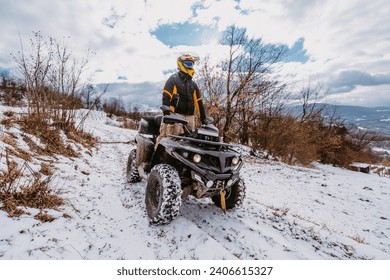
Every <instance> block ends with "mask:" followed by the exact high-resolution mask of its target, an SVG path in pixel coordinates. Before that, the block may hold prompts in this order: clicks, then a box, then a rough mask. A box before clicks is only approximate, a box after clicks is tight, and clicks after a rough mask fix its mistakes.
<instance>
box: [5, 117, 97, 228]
mask: <svg viewBox="0 0 390 280" xmlns="http://www.w3.org/2000/svg"><path fill="white" fill-rule="evenodd" d="M4 115H5V118H3V119H2V120H1V124H3V125H4V126H5V127H6V128H11V127H19V128H20V130H21V131H22V136H21V139H18V136H16V135H14V134H12V133H9V132H7V131H6V132H5V133H2V134H1V135H0V141H1V142H3V143H4V144H5V148H4V149H3V151H2V153H1V154H0V158H2V161H3V160H4V161H5V165H6V168H5V170H0V202H1V204H0V207H1V208H0V209H2V210H4V211H6V212H7V213H8V215H9V216H10V217H18V216H20V215H22V214H24V213H26V210H25V208H26V207H30V208H36V209H39V210H40V212H39V214H37V215H35V216H34V217H35V218H36V219H38V220H40V221H42V222H50V221H52V220H53V219H54V218H53V217H51V216H50V215H48V214H47V213H45V212H44V210H43V209H49V208H50V209H56V208H58V207H59V206H60V205H62V204H63V203H64V201H63V199H62V198H61V197H60V195H59V193H58V192H55V191H53V189H52V188H51V187H50V186H49V185H50V183H51V176H52V175H53V173H54V172H53V170H52V167H51V166H50V163H48V162H47V161H45V162H42V160H38V159H37V158H36V157H35V156H38V155H43V156H49V157H50V156H55V155H58V154H60V155H63V156H67V157H77V156H79V153H78V152H77V151H75V149H74V147H77V145H76V144H69V143H70V142H77V143H80V144H81V145H83V146H84V147H87V148H89V149H91V148H92V147H94V146H95V145H96V140H95V138H94V137H93V136H92V135H91V134H89V133H85V132H83V131H77V130H76V129H75V128H74V126H59V125H54V126H53V125H51V124H50V123H51V121H50V118H49V116H48V115H42V114H40V115H37V114H23V115H16V114H14V113H12V112H7V114H4ZM64 136H66V137H67V139H65V138H66V137H64ZM33 137H36V139H38V140H39V142H40V143H39V144H37V142H36V139H35V140H33ZM20 140H22V141H24V143H26V144H27V145H28V147H29V149H22V148H21V147H20V146H19V144H18V143H19V141H20ZM68 140H70V141H68ZM32 161H34V162H35V163H36V161H38V162H40V170H39V171H38V172H36V171H33V169H32V168H31V167H30V166H29V163H28V162H32ZM49 162H50V161H49Z"/></svg>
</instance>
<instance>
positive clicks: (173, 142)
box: [126, 106, 245, 224]
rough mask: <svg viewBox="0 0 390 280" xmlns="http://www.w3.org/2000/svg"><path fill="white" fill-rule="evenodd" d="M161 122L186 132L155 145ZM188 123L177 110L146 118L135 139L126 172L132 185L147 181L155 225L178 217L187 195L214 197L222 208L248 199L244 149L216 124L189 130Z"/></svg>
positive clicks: (148, 207) (147, 200) (148, 203)
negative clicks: (177, 125) (242, 173)
mask: <svg viewBox="0 0 390 280" xmlns="http://www.w3.org/2000/svg"><path fill="white" fill-rule="evenodd" d="M163 107H164V106H163ZM162 109H163V110H166V109H167V108H162ZM168 110H169V107H168ZM161 122H164V123H166V124H175V123H181V124H183V127H184V130H185V133H184V134H183V135H168V137H166V138H162V139H161V140H160V142H159V143H158V145H157V147H155V146H156V139H157V137H158V135H159V129H160V124H161ZM186 124H187V121H186V120H185V119H183V118H182V117H180V116H179V115H177V114H174V113H171V114H169V115H165V116H155V117H143V118H142V119H141V121H140V125H139V129H138V134H137V135H136V137H135V141H136V143H137V148H136V149H133V150H132V151H131V152H130V154H129V157H128V161H127V169H126V176H127V181H128V182H130V183H135V182H140V181H141V180H142V179H144V180H146V181H147V185H146V194H145V203H146V210H147V214H148V217H149V220H150V222H151V223H154V224H165V223H169V222H170V221H171V220H173V219H174V218H175V217H176V216H177V215H178V213H179V209H180V206H181V200H182V198H184V197H186V196H188V195H193V196H194V197H196V198H204V197H210V198H211V199H212V201H213V202H214V204H215V205H217V206H218V207H220V208H222V210H223V211H226V209H232V208H236V207H239V206H241V204H242V202H243V200H244V197H245V184H244V181H243V180H242V179H241V178H240V176H239V171H240V169H241V167H242V165H243V161H242V159H241V155H240V153H239V152H237V151H236V150H234V146H232V145H229V144H226V143H223V142H220V141H219V135H218V129H217V128H216V127H215V126H214V125H213V124H207V125H203V126H202V127H201V128H198V129H196V130H195V131H189V130H188V128H187V126H186Z"/></svg>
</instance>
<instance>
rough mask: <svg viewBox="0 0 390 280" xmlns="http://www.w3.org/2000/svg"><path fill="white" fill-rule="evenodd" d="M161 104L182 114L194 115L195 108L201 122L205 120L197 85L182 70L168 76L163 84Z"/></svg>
mask: <svg viewBox="0 0 390 280" xmlns="http://www.w3.org/2000/svg"><path fill="white" fill-rule="evenodd" d="M162 105H167V106H170V107H171V109H172V111H173V112H175V113H179V114H183V115H194V113H195V110H196V111H197V112H198V116H199V118H200V121H201V122H202V123H204V122H205V120H206V112H205V109H204V106H203V101H202V96H201V94H200V91H199V88H198V85H197V84H196V83H195V82H194V81H193V80H192V78H191V77H190V76H189V75H187V74H185V73H182V72H178V73H176V74H173V75H172V76H170V77H169V79H168V80H167V82H166V83H165V86H164V91H163V95H162Z"/></svg>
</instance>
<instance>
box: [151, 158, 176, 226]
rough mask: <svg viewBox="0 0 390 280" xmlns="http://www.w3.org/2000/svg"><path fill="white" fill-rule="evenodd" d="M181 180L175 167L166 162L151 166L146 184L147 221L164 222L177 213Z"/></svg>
mask: <svg viewBox="0 0 390 280" xmlns="http://www.w3.org/2000/svg"><path fill="white" fill-rule="evenodd" d="M181 193H182V189H181V181H180V177H179V174H178V172H177V171H176V169H175V168H174V167H172V166H170V165H168V164H158V165H156V166H154V167H153V169H152V170H151V172H150V174H149V176H148V182H147V185H146V195H145V204H146V211H147V213H148V217H149V221H150V222H151V223H153V224H166V223H169V222H170V221H172V220H173V219H174V218H175V217H176V216H177V215H178V213H179V210H180V206H181Z"/></svg>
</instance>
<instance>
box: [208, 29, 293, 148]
mask: <svg viewBox="0 0 390 280" xmlns="http://www.w3.org/2000/svg"><path fill="white" fill-rule="evenodd" d="M221 43H222V44H223V45H225V46H227V47H228V54H227V58H226V59H225V60H224V61H223V62H222V63H221V64H220V65H217V66H216V67H211V66H210V65H209V64H208V63H205V64H204V65H203V67H202V71H201V80H202V81H201V85H202V86H203V91H204V95H205V100H206V101H207V102H211V103H212V105H211V107H215V106H214V105H215V103H219V104H218V107H217V108H218V111H219V115H218V118H217V119H219V120H221V122H222V123H223V124H222V125H221V126H222V127H221V129H222V134H223V138H224V140H225V141H226V142H229V141H230V140H232V137H233V135H235V133H236V132H235V131H234V130H237V128H238V126H241V124H240V122H241V121H244V122H250V121H251V118H252V117H253V116H252V115H251V114H252V112H253V113H255V112H256V110H258V109H259V108H258V107H259V106H260V104H261V99H262V98H263V97H264V96H265V95H266V94H268V95H272V93H277V92H280V88H281V87H279V82H278V81H276V80H271V78H270V74H271V73H272V72H273V71H274V70H275V67H276V64H277V62H279V61H280V59H281V58H282V57H283V55H284V54H285V51H286V49H285V48H284V47H281V46H277V45H272V44H265V43H264V42H263V41H262V40H261V39H255V38H249V37H248V36H247V35H246V31H245V30H244V29H240V28H237V27H236V26H234V25H233V26H229V27H228V28H227V30H226V31H225V33H224V34H223V37H222V39H221ZM271 88H272V89H274V90H271ZM249 105H250V106H249ZM248 106H249V107H248ZM243 110H247V112H243ZM248 115H250V117H248ZM241 127H244V128H245V129H246V128H247V126H241ZM245 133H246V132H245ZM245 138H247V137H246V136H245V137H243V139H244V141H246V140H245Z"/></svg>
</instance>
